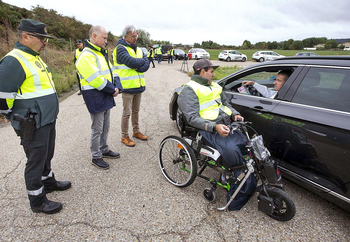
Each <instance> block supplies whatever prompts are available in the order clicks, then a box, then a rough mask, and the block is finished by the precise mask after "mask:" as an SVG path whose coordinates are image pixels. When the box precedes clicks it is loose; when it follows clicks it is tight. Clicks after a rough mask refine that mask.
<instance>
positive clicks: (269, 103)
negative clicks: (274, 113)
mask: <svg viewBox="0 0 350 242" xmlns="http://www.w3.org/2000/svg"><path fill="white" fill-rule="evenodd" d="M259 102H260V103H261V104H266V105H272V102H271V101H266V100H259Z"/></svg>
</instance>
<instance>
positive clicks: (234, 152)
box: [199, 130, 248, 168]
mask: <svg viewBox="0 0 350 242" xmlns="http://www.w3.org/2000/svg"><path fill="white" fill-rule="evenodd" d="M199 133H200V134H201V135H202V136H203V138H204V139H205V141H207V142H208V143H209V144H211V145H212V146H213V147H215V149H217V150H218V151H219V153H220V154H221V156H222V158H223V159H224V163H223V166H224V167H225V168H229V167H233V166H237V165H242V164H243V163H244V161H245V160H244V157H243V155H242V154H244V152H246V148H245V146H246V145H247V144H248V138H247V137H246V136H245V135H244V134H242V133H241V132H240V131H238V130H235V131H234V132H233V134H232V133H231V132H230V134H229V135H228V136H226V137H222V136H220V135H219V134H218V133H217V132H215V133H211V132H207V131H204V130H200V131H199Z"/></svg>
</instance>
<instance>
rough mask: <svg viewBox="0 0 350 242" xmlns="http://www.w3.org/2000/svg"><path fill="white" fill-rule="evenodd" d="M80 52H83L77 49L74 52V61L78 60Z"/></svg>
mask: <svg viewBox="0 0 350 242" xmlns="http://www.w3.org/2000/svg"><path fill="white" fill-rule="evenodd" d="M81 52H83V51H80V49H79V48H78V49H76V50H75V59H76V60H78V58H79V56H80V54H81Z"/></svg>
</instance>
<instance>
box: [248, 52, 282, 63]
mask: <svg viewBox="0 0 350 242" xmlns="http://www.w3.org/2000/svg"><path fill="white" fill-rule="evenodd" d="M281 57H285V56H284V55H280V54H277V53H276V52H274V51H257V52H255V53H254V54H253V56H252V59H253V60H255V61H259V62H264V61H271V60H276V59H277V58H281Z"/></svg>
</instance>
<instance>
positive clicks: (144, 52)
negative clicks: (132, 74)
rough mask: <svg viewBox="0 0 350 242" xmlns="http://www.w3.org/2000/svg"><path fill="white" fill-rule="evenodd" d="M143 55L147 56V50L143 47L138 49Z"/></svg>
mask: <svg viewBox="0 0 350 242" xmlns="http://www.w3.org/2000/svg"><path fill="white" fill-rule="evenodd" d="M140 48H141V50H142V52H143V54H144V55H146V56H147V55H148V50H147V49H146V48H145V47H140Z"/></svg>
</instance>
